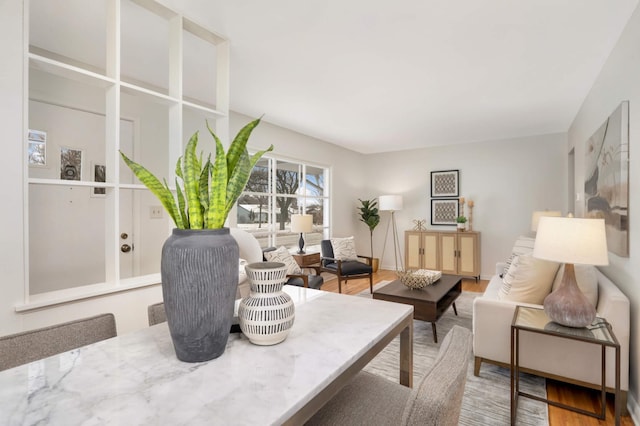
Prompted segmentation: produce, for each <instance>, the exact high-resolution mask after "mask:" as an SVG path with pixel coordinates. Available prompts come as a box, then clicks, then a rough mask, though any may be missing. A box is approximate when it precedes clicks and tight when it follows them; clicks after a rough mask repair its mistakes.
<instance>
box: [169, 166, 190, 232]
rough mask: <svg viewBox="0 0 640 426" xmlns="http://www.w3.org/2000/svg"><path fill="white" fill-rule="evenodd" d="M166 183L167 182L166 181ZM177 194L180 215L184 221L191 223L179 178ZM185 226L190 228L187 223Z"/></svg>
mask: <svg viewBox="0 0 640 426" xmlns="http://www.w3.org/2000/svg"><path fill="white" fill-rule="evenodd" d="M165 185H166V183H165ZM176 195H177V198H178V209H179V210H180V217H181V218H182V223H184V224H187V223H189V216H188V215H187V202H186V201H185V199H184V193H183V192H182V189H181V188H180V185H179V184H178V178H176ZM184 227H185V228H188V227H187V226H186V225H185V226H184Z"/></svg>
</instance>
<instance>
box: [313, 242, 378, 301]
mask: <svg viewBox="0 0 640 426" xmlns="http://www.w3.org/2000/svg"><path fill="white" fill-rule="evenodd" d="M320 252H321V257H320V271H321V272H328V273H330V274H334V275H336V276H337V277H338V292H339V293H342V281H343V280H344V282H345V283H346V282H347V281H348V280H351V279H356V278H369V290H370V291H371V293H373V267H372V266H371V264H372V261H373V259H372V258H371V257H368V256H361V255H356V256H357V257H358V258H362V259H365V260H366V261H367V263H364V262H361V261H359V260H342V259H338V258H337V257H336V256H335V255H334V250H333V244H332V243H331V240H322V241H321V242H320Z"/></svg>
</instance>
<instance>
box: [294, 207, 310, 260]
mask: <svg viewBox="0 0 640 426" xmlns="http://www.w3.org/2000/svg"><path fill="white" fill-rule="evenodd" d="M311 231H313V216H311V215H310V214H294V215H291V232H296V233H297V232H299V233H300V240H298V247H299V250H298V254H304V238H302V234H303V233H305V232H311Z"/></svg>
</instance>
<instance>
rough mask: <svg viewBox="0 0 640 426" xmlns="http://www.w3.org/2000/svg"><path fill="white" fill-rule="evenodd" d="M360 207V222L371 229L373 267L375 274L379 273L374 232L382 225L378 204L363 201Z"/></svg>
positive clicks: (371, 201)
mask: <svg viewBox="0 0 640 426" xmlns="http://www.w3.org/2000/svg"><path fill="white" fill-rule="evenodd" d="M358 201H360V207H359V208H358V210H360V221H361V222H364V223H365V224H366V225H367V226H368V227H369V241H370V245H371V267H372V268H373V272H377V271H378V264H379V262H380V260H379V259H378V258H374V257H373V230H374V229H376V226H378V224H379V223H380V215H379V214H378V207H377V205H378V202H377V201H376V200H375V199H373V200H361V199H359V198H358Z"/></svg>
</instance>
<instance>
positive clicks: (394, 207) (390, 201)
mask: <svg viewBox="0 0 640 426" xmlns="http://www.w3.org/2000/svg"><path fill="white" fill-rule="evenodd" d="M378 208H379V209H380V211H396V212H397V211H400V210H402V195H381V196H379V197H378Z"/></svg>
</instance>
